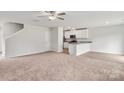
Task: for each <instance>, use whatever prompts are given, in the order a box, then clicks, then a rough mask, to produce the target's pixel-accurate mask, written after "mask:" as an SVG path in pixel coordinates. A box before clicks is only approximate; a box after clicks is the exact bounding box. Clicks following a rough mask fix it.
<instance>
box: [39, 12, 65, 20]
mask: <svg viewBox="0 0 124 93" xmlns="http://www.w3.org/2000/svg"><path fill="white" fill-rule="evenodd" d="M64 15H66V13H65V12H58V11H41V12H40V15H39V16H38V17H48V18H49V21H52V20H55V19H60V20H64V18H63V16H64Z"/></svg>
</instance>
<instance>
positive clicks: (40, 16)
mask: <svg viewBox="0 0 124 93" xmlns="http://www.w3.org/2000/svg"><path fill="white" fill-rule="evenodd" d="M37 17H47V15H38V16H37Z"/></svg>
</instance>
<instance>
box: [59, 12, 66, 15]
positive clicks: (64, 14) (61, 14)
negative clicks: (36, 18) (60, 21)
mask: <svg viewBox="0 0 124 93" xmlns="http://www.w3.org/2000/svg"><path fill="white" fill-rule="evenodd" d="M58 15H66V13H64V12H62V13H58Z"/></svg>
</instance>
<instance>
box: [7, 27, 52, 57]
mask: <svg viewBox="0 0 124 93" xmlns="http://www.w3.org/2000/svg"><path fill="white" fill-rule="evenodd" d="M49 35H50V33H49V29H48V28H45V27H40V26H32V25H25V26H24V29H22V30H21V31H20V32H18V33H17V34H16V35H14V36H13V37H11V38H8V39H7V40H6V41H5V48H6V51H5V53H6V54H5V55H6V56H7V57H15V56H22V55H28V54H34V53H41V52H46V51H49V50H50V36H49Z"/></svg>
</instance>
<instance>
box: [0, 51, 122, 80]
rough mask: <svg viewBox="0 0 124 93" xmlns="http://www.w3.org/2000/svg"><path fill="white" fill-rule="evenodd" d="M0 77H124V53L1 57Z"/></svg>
mask: <svg viewBox="0 0 124 93" xmlns="http://www.w3.org/2000/svg"><path fill="white" fill-rule="evenodd" d="M0 80H13V81H16V80H17V81H18V80H21V81H25V80H26V81H30V80H32V81H35V80H52V81H55V80H73V81H75V80H81V81H82V80H124V56H118V55H110V54H102V53H95V52H89V53H86V54H84V55H81V56H78V57H73V56H69V55H68V54H64V53H55V52H48V53H44V54H36V55H30V56H24V57H17V58H11V59H1V60H0Z"/></svg>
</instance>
